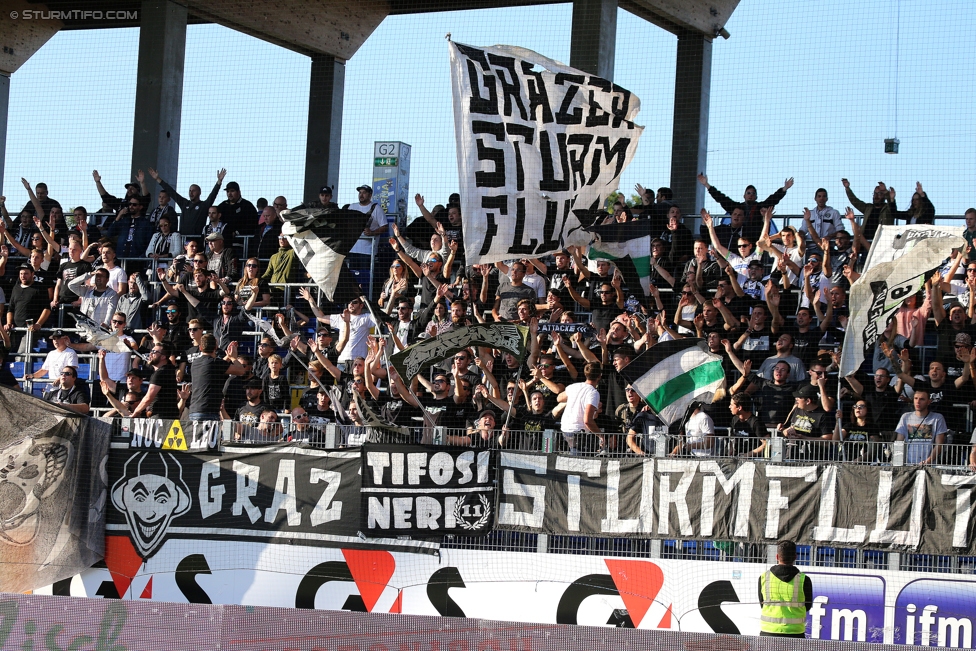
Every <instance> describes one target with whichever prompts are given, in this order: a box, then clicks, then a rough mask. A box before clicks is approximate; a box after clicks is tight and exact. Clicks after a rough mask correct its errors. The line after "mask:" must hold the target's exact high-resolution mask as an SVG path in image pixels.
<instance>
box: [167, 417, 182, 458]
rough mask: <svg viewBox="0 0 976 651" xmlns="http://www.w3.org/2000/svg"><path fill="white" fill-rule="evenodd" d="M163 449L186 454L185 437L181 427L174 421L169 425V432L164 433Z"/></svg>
mask: <svg viewBox="0 0 976 651" xmlns="http://www.w3.org/2000/svg"><path fill="white" fill-rule="evenodd" d="M163 449H164V450H179V451H181V452H186V435H185V434H184V433H183V426H182V425H180V421H178V420H174V421H173V424H172V425H170V428H169V432H167V433H166V438H165V439H164V440H163Z"/></svg>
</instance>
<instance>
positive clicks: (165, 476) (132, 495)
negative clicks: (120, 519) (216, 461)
mask: <svg viewBox="0 0 976 651" xmlns="http://www.w3.org/2000/svg"><path fill="white" fill-rule="evenodd" d="M112 504H113V505H114V506H115V508H116V509H118V510H119V511H121V512H123V513H124V514H125V519H126V521H127V522H128V523H129V536H130V537H131V538H132V542H133V544H135V547H136V550H137V551H138V552H139V555H140V556H142V558H143V559H146V558H149V557H150V556H152V555H153V554H154V553H155V552H156V551H157V550H158V548H159V547H160V546H161V545H162V543H163V541H164V539H165V537H166V530H167V529H168V528H169V523H170V521H171V520H172V519H173V518H177V517H179V516H181V515H183V514H184V513H186V512H187V511H189V510H190V506H191V504H192V501H191V500H190V490H189V489H188V488H187V486H186V483H184V481H183V468H182V467H181V466H180V464H179V462H178V461H177V460H176V457H174V456H173V455H172V454H169V453H165V452H163V453H153V452H144V453H142V454H137V455H135V456H132V457H129V460H128V461H126V462H125V472H124V473H123V475H122V478H121V479H119V480H118V481H117V482H115V485H114V486H113V487H112Z"/></svg>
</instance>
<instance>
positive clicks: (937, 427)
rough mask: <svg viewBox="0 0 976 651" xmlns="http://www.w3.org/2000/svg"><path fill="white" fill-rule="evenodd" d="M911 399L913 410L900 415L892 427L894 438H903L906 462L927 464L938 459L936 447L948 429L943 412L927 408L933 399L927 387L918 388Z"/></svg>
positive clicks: (939, 445) (897, 439)
mask: <svg viewBox="0 0 976 651" xmlns="http://www.w3.org/2000/svg"><path fill="white" fill-rule="evenodd" d="M916 386H917V385H916ZM912 402H913V403H914V405H915V411H913V412H907V413H904V414H902V415H901V420H899V421H898V427H896V428H895V433H896V434H897V436H896V437H895V440H896V441H906V444H905V463H906V464H918V465H920V466H925V465H930V464H932V463H935V461H936V459H938V458H939V449H940V448H941V447H942V442H943V441H944V440H945V435H946V431H947V430H948V428H947V427H946V422H945V418H943V417H942V414H937V413H935V412H931V411H929V405H930V404H931V403H932V400H931V399H930V398H929V392H928V389H923V388H921V387H917V388H916V389H915V394H914V395H913V396H912Z"/></svg>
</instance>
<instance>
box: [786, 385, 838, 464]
mask: <svg viewBox="0 0 976 651" xmlns="http://www.w3.org/2000/svg"><path fill="white" fill-rule="evenodd" d="M793 397H794V398H795V399H796V405H795V407H794V409H793V412H792V415H791V417H790V420H789V422H788V423H783V424H782V425H780V426H779V431H780V432H782V434H783V436H784V437H786V438H788V439H794V440H798V441H829V440H830V439H832V438H833V436H834V423H835V419H834V416H833V414H832V413H829V412H827V411H824V409H823V406H822V405H821V399H820V398H821V396H820V390H819V389H817V387H815V386H813V385H812V384H803V385H801V386H800V388H798V389H797V390H796V391H794V392H793ZM827 445H828V444H827V443H820V444H819V445H818V447H816V448H814V449H813V450H806V451H804V453H805V454H806V455H807V458H810V459H827V458H829V454H828V450H827V447H826V446H827Z"/></svg>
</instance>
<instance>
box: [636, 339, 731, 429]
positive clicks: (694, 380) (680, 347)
mask: <svg viewBox="0 0 976 651" xmlns="http://www.w3.org/2000/svg"><path fill="white" fill-rule="evenodd" d="M621 374H622V375H623V376H624V377H625V378H626V379H627V380H628V381H629V382H630V383H631V384H632V385H633V387H634V388H635V389H636V390H637V392H638V393H640V395H641V396H642V397H643V398H644V400H645V402H647V404H648V405H650V406H651V409H652V410H654V413H655V414H657V415H658V417H659V418H660V419H661V420H663V421H664V422H665V423H667V424H668V425H671V424H672V423H675V422H677V421H679V420H681V418H682V416H684V413H685V409H686V408H687V407H688V405H689V404H691V402H692V401H695V400H700V401H702V402H705V403H710V402H711V401H712V399H713V397H714V396H715V393H716V392H717V391H718V390H719V389H720V388H722V386H723V384H724V382H725V371H724V370H723V369H722V358H721V357H720V356H719V355H715V354H714V353H711V352H709V351H708V348H707V347H706V345H705V341H704V340H703V339H675V340H673V341H663V342H661V343H659V344H657V345H655V346H652V347H651V348H650V349H648V350H647V352H645V353H642V354H641V355H638V356H637V358H636V359H635V360H634V361H633V362H631V363H630V364H629V365H628V366H627V367H625V368H624V369H623V370H622V371H621Z"/></svg>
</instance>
